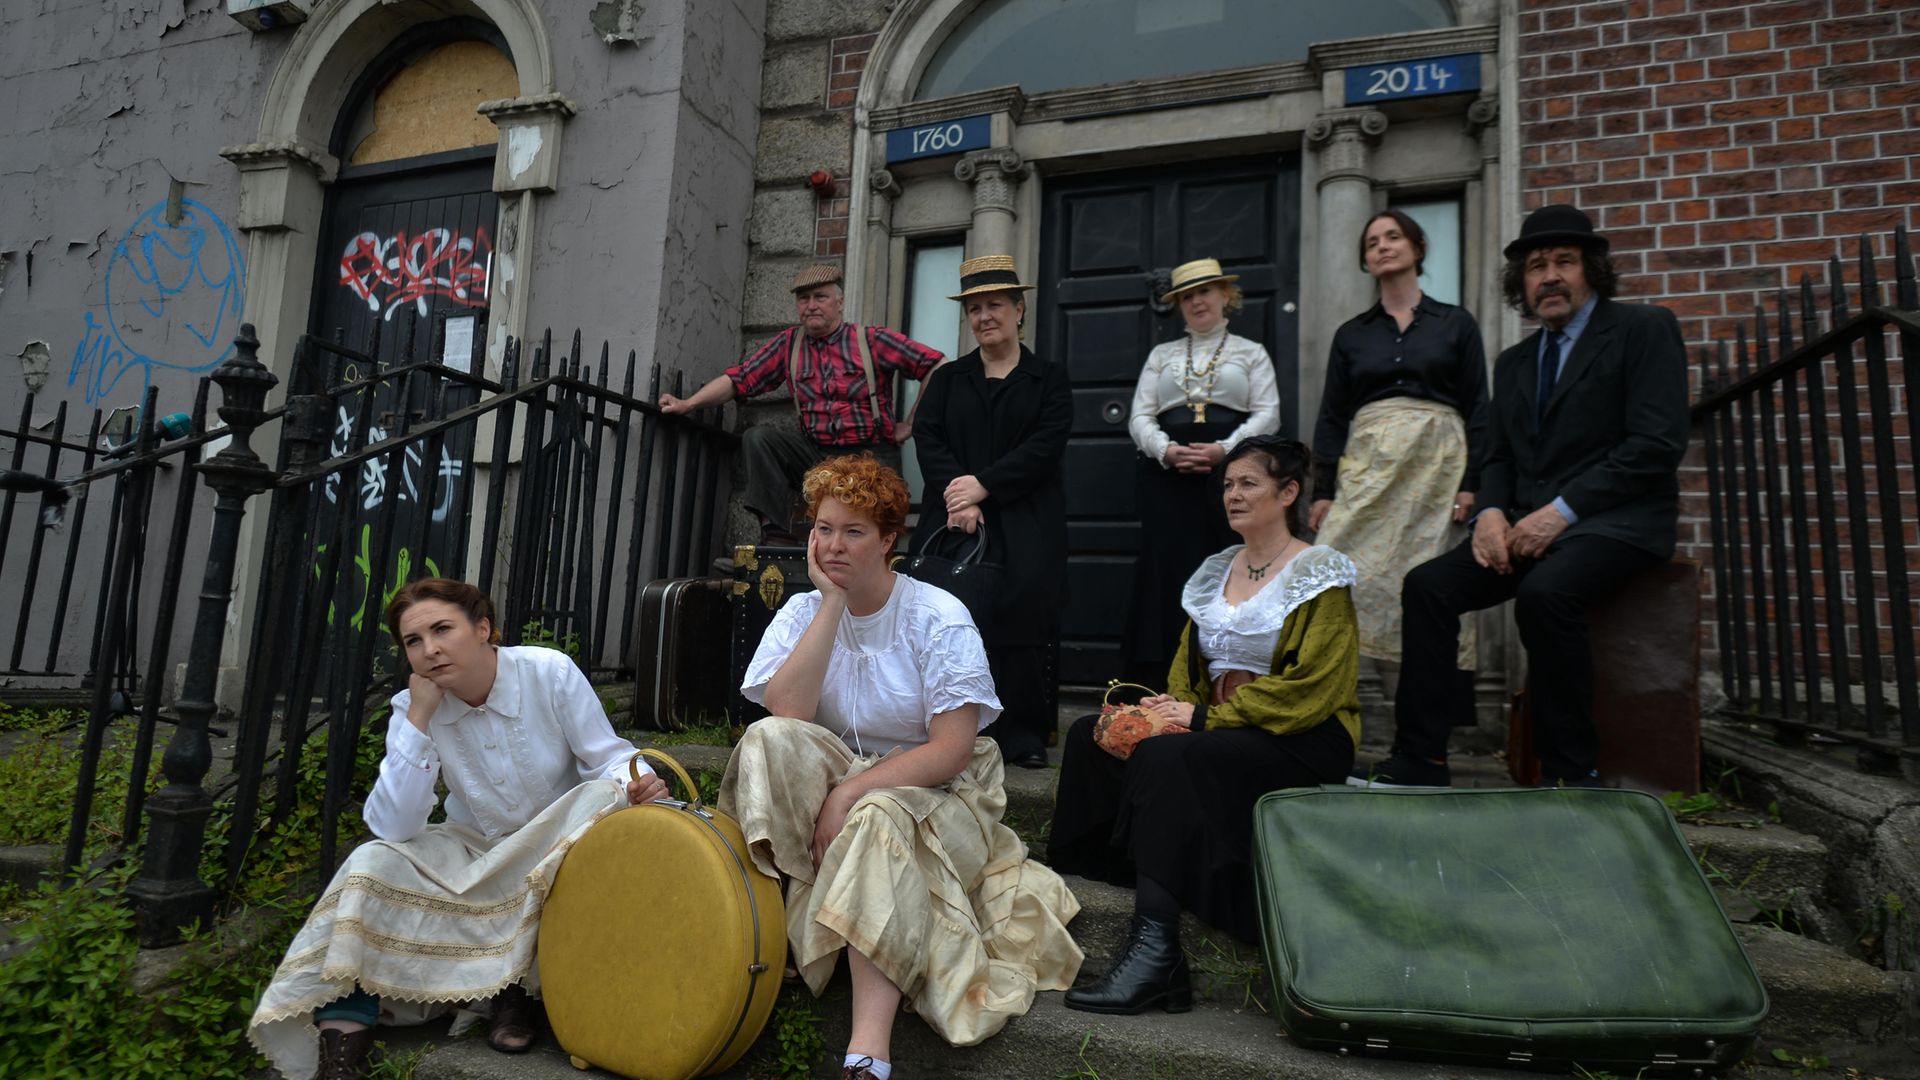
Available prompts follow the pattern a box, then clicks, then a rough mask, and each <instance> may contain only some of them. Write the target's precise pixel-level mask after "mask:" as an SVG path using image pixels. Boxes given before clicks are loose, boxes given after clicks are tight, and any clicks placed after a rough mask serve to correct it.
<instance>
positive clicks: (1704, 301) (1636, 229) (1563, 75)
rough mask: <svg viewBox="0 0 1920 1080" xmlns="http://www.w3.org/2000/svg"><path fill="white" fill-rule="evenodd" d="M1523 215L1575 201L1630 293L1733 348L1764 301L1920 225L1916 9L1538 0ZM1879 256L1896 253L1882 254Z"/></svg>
mask: <svg viewBox="0 0 1920 1080" xmlns="http://www.w3.org/2000/svg"><path fill="white" fill-rule="evenodd" d="M1524 8H1525V10H1523V12H1522V13H1521V15H1520V54H1521V55H1520V62H1519V63H1520V105H1519V111H1520V118H1521V136H1520V138H1521V147H1522V149H1521V184H1522V189H1523V191H1524V202H1525V205H1526V207H1528V208H1532V207H1535V206H1539V205H1541V204H1543V203H1548V202H1572V203H1575V204H1577V205H1579V206H1580V207H1581V208H1582V209H1585V210H1587V211H1588V212H1589V213H1592V214H1593V215H1594V216H1595V218H1596V220H1597V221H1598V223H1599V224H1600V225H1601V227H1602V228H1604V229H1606V230H1607V232H1608V233H1609V234H1610V235H1611V237H1612V239H1613V246H1614V251H1615V252H1616V253H1617V256H1618V263H1619V265H1620V269H1621V270H1622V272H1623V274H1624V275H1625V276H1626V279H1627V280H1626V282H1625V292H1627V293H1628V294H1630V295H1634V296H1639V297H1645V298H1649V299H1657V300H1658V301H1659V302H1660V303H1662V304H1665V305H1666V306H1667V307H1669V308H1671V309H1673V312H1674V314H1676V315H1678V316H1680V319H1681V325H1682V327H1683V328H1684V330H1685V332H1686V336H1687V340H1688V341H1690V342H1706V341H1712V340H1715V339H1720V338H1729V339H1730V338H1731V337H1732V335H1733V325H1734V323H1735V322H1737V321H1740V320H1741V319H1743V318H1751V315H1752V308H1753V301H1754V299H1755V295H1756V292H1758V291H1771V290H1773V289H1775V288H1778V287H1780V286H1782V285H1788V284H1791V283H1793V282H1797V281H1798V279H1799V276H1800V274H1801V272H1803V271H1808V272H1812V273H1814V274H1815V275H1816V279H1818V278H1819V276H1820V275H1821V274H1822V273H1823V264H1824V262H1825V260H1826V258H1827V257H1828V256H1829V255H1831V254H1833V252H1834V251H1835V250H1836V248H1841V249H1844V252H1845V254H1846V255H1847V257H1852V256H1853V255H1854V254H1855V253H1856V248H1855V244H1856V243H1857V240H1856V238H1857V237H1858V236H1859V234H1861V233H1868V234H1875V235H1878V236H1880V237H1882V238H1884V237H1885V236H1886V234H1888V233H1890V232H1891V230H1892V228H1893V226H1894V224H1895V223H1898V222H1905V223H1906V224H1907V225H1908V226H1909V227H1916V226H1920V7H1916V6H1915V5H1914V4H1913V3H1912V0H1529V2H1527V3H1525V5H1524ZM1881 253H1882V254H1885V249H1884V248H1883V249H1882V251H1881Z"/></svg>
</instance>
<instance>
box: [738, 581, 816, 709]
mask: <svg viewBox="0 0 1920 1080" xmlns="http://www.w3.org/2000/svg"><path fill="white" fill-rule="evenodd" d="M819 610H820V594H819V593H817V592H803V593H796V594H795V595H793V596H790V597H788V598H787V602H786V603H785V604H782V605H780V610H779V611H777V612H775V613H774V616H773V622H771V623H769V624H768V625H767V632H766V633H765V634H764V635H762V636H761V638H760V647H759V648H758V649H755V650H754V651H753V662H752V663H749V664H748V665H747V674H746V677H745V678H744V679H743V680H742V681H741V683H740V693H741V695H742V696H743V697H745V698H746V699H747V700H748V701H751V702H753V703H754V704H755V705H765V704H766V703H767V700H766V699H767V684H768V683H770V682H772V681H773V677H774V675H776V674H777V673H779V671H780V665H782V664H784V663H786V662H787V657H789V656H791V655H793V647H794V646H795V645H798V644H799V643H800V637H801V635H803V634H805V633H806V632H807V627H809V626H811V625H813V616H814V613H815V612H817V611H819Z"/></svg>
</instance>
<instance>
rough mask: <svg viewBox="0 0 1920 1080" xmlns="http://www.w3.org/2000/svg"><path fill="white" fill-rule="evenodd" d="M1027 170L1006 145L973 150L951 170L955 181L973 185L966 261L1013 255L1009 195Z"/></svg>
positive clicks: (1012, 221) (1013, 150) (1012, 215)
mask: <svg viewBox="0 0 1920 1080" xmlns="http://www.w3.org/2000/svg"><path fill="white" fill-rule="evenodd" d="M1027 171H1028V167H1027V163H1026V162H1025V161H1023V160H1022V159H1021V157H1020V152H1019V151H1018V150H1015V149H1013V148H1012V147H1010V146H996V147H994V148H992V149H990V150H975V151H974V152H972V153H970V154H967V155H965V156H964V157H962V158H961V159H960V163H959V164H958V165H955V166H954V167H953V175H954V177H955V178H956V179H958V180H960V181H962V182H964V183H968V184H972V185H973V228H972V229H970V230H968V232H967V257H968V258H969V259H971V258H975V257H977V256H981V255H1011V254H1013V244H1014V239H1015V238H1014V232H1013V223H1014V211H1013V196H1014V191H1015V189H1016V187H1017V186H1018V185H1019V183H1020V181H1022V180H1024V179H1026V176H1027Z"/></svg>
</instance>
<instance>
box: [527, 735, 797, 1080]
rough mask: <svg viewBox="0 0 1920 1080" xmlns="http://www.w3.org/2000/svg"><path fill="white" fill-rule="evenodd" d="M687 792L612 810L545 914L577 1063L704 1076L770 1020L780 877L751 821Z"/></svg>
mask: <svg viewBox="0 0 1920 1080" xmlns="http://www.w3.org/2000/svg"><path fill="white" fill-rule="evenodd" d="M643 756H644V757H647V758H650V759H652V760H654V761H657V762H659V763H661V764H662V765H665V766H666V767H667V769H669V770H671V771H672V773H673V775H674V776H675V777H677V778H678V779H679V781H680V785H681V787H682V788H683V789H684V790H685V792H686V795H687V799H688V800H689V801H687V802H685V803H679V802H671V801H665V802H654V803H646V804H643V805H641V806H630V807H627V808H626V809H624V810H618V811H615V812H614V813H612V814H609V815H608V816H607V817H605V818H603V819H602V820H601V821H600V822H599V823H598V824H596V825H594V827H593V828H591V829H589V830H587V834H586V835H585V836H583V837H581V838H580V840H579V841H578V842H577V843H575V844H574V846H573V850H572V851H570V852H568V853H567V858H566V861H565V862H563V863H561V864H560V872H559V874H558V875H557V876H556V877H555V878H554V882H553V891H552V893H551V894H549V895H548V897H547V905H546V909H545V911H544V912H543V913H542V914H541V917H540V951H539V958H540V959H539V963H540V985H541V992H542V995H543V996H544V997H545V999H546V1006H547V1019H548V1022H549V1023H551V1024H552V1026H553V1034H554V1037H555V1038H556V1039H558V1040H559V1041H560V1046H561V1048H562V1049H564V1050H566V1051H567V1053H569V1054H571V1055H572V1056H573V1064H574V1065H575V1066H577V1067H579V1068H582V1069H585V1068H589V1067H597V1068H601V1069H606V1070H608V1071H610V1072H616V1073H619V1074H620V1075H622V1076H629V1077H633V1078H634V1080H693V1078H694V1077H696V1076H708V1075H711V1074H713V1073H717V1072H720V1071H721V1070H723V1069H725V1068H727V1067H728V1066H729V1065H732V1064H733V1063H734V1062H735V1061H737V1060H739V1058H740V1056H741V1055H742V1054H744V1053H746V1051H747V1047H749V1046H751V1045H752V1044H753V1041H754V1039H756V1038H758V1037H759V1035H760V1029H761V1028H762V1027H764V1026H766V1023H767V1016H768V1014H769V1013H771V1012H772V1011H773V1003H774V999H775V997H777V996H778V994H779V991H780V971H781V968H782V967H784V966H785V964H786V962H787V931H786V925H787V922H786V913H785V910H784V908H783V906H782V904H781V902H780V882H779V881H778V880H777V879H775V878H770V877H768V876H766V875H765V874H762V873H761V872H760V871H759V870H757V869H756V868H755V867H754V865H753V861H752V859H750V858H749V857H748V856H747V843H746V839H745V837H744V836H743V835H742V834H741V832H740V826H739V824H738V823H736V822H735V821H734V820H733V819H732V818H730V817H728V816H727V815H725V814H722V813H720V812H719V811H717V810H715V809H713V808H712V807H708V806H702V805H701V804H700V792H699V789H698V788H696V787H695V786H694V784H693V781H692V779H691V778H689V777H688V776H687V773H686V770H685V769H682V768H681V767H680V763H679V762H677V761H675V760H673V759H672V758H670V757H668V756H667V755H665V754H662V753H660V752H659V751H657V750H642V751H640V753H639V754H636V755H634V762H635V764H634V765H633V766H630V769H631V771H632V773H633V775H634V776H635V777H638V776H639V768H638V764H637V763H638V762H639V760H640V758H641V757H643Z"/></svg>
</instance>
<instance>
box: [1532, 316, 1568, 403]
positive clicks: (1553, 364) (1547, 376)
mask: <svg viewBox="0 0 1920 1080" xmlns="http://www.w3.org/2000/svg"><path fill="white" fill-rule="evenodd" d="M1565 340H1566V335H1564V334H1562V333H1561V332H1560V331H1558V330H1549V331H1547V348H1546V351H1545V352H1542V353H1541V354H1540V394H1539V396H1538V397H1537V398H1535V399H1534V408H1535V409H1536V410H1538V411H1537V413H1536V415H1535V422H1536V423H1537V424H1544V423H1546V420H1547V400H1548V399H1549V398H1551V397H1553V380H1554V379H1555V378H1556V377H1557V376H1558V375H1559V374H1560V343H1561V342H1562V341H1565Z"/></svg>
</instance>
